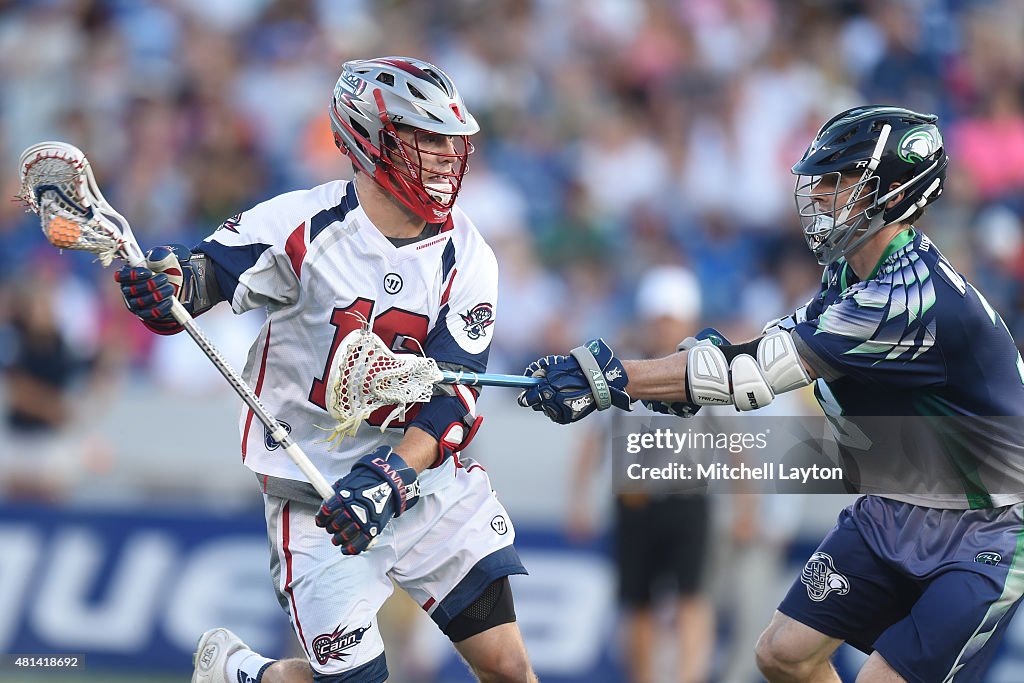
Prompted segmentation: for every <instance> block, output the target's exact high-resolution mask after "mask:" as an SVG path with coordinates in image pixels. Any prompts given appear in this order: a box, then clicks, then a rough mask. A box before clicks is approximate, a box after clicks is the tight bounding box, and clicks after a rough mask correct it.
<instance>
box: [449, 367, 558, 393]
mask: <svg viewBox="0 0 1024 683" xmlns="http://www.w3.org/2000/svg"><path fill="white" fill-rule="evenodd" d="M441 375H442V378H441V383H442V384H465V385H466V386H471V387H473V386H487V387H513V388H517V389H529V388H530V387H533V386H537V385H538V384H540V380H539V379H538V378H536V377H524V376H523V375H498V374H494V373H488V372H450V371H448V370H444V371H442V372H441Z"/></svg>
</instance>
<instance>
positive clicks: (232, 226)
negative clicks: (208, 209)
mask: <svg viewBox="0 0 1024 683" xmlns="http://www.w3.org/2000/svg"><path fill="white" fill-rule="evenodd" d="M241 222H242V214H240V213H236V214H235V215H234V216H232V217H231V218H229V219H227V220H226V221H224V222H223V223H221V224H220V225H219V226H217V230H220V229H221V228H223V229H225V230H228V231H230V232H233V233H235V234H236V235H237V234H238V225H239V224H240V223H241Z"/></svg>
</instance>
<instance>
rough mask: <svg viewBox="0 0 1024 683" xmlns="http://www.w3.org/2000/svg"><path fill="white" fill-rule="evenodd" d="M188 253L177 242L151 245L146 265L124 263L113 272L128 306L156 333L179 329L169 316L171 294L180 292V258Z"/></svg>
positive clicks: (166, 332)
mask: <svg viewBox="0 0 1024 683" xmlns="http://www.w3.org/2000/svg"><path fill="white" fill-rule="evenodd" d="M191 255H192V254H191V252H190V251H189V250H188V249H187V248H186V247H184V246H182V245H180V244H174V245H169V246H163V247H153V248H152V249H150V250H149V251H148V252H146V267H143V266H135V267H133V266H125V267H124V268H122V269H121V270H119V271H117V272H116V273H114V279H115V280H116V281H117V283H118V284H120V285H121V296H123V297H124V303H125V305H126V306H128V310H129V311H131V312H132V313H134V314H135V315H137V316H138V317H139V319H141V320H142V322H143V323H145V325H146V327H148V328H149V329H151V330H153V331H154V332H157V333H158V334H174V333H176V332H180V331H181V330H182V327H181V325H179V324H178V322H177V321H176V320H175V319H174V318H172V317H171V297H174V296H178V295H179V294H180V293H181V287H182V283H183V282H184V279H185V278H184V275H183V273H182V269H181V261H187V260H188V258H189V257H190V256H191Z"/></svg>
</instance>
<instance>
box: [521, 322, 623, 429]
mask: <svg viewBox="0 0 1024 683" xmlns="http://www.w3.org/2000/svg"><path fill="white" fill-rule="evenodd" d="M523 374H524V375H527V376H528V377H540V378H542V379H543V381H542V382H541V383H540V384H538V385H537V386H535V387H530V388H529V389H526V390H525V391H523V392H522V393H521V394H519V405H521V406H523V407H524V408H526V407H529V408H533V409H534V410H536V411H538V412H543V413H544V414H545V415H547V416H548V417H549V418H550V419H551V420H552V421H553V422H557V423H558V424H569V423H570V422H576V421H577V420H582V419H583V418H584V417H586V416H587V415H589V414H590V413H592V412H594V411H595V410H605V409H607V408H610V407H612V406H615V407H616V408H621V409H622V410H629V409H630V407H629V404H630V402H631V401H630V398H629V394H627V393H626V391H625V389H626V384H628V383H629V379H628V378H627V377H626V371H625V369H624V368H623V367H622V362H621V361H619V359H618V358H616V357H615V354H614V353H613V352H612V350H611V348H610V347H609V346H608V345H607V344H605V342H604V340H603V339H593V340H591V341H589V342H587V343H586V344H584V345H583V346H580V347H578V348H575V349H573V350H572V351H571V352H570V353H569V355H568V356H545V357H544V358H540V359H538V360H535V361H534V362H532V363H530V365H528V366H527V367H526V371H525V372H524V373H523Z"/></svg>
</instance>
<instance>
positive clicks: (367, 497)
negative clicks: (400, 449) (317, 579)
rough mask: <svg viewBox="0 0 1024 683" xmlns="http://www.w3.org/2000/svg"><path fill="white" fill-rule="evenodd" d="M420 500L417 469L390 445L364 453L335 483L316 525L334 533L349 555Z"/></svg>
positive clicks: (338, 544)
mask: <svg viewBox="0 0 1024 683" xmlns="http://www.w3.org/2000/svg"><path fill="white" fill-rule="evenodd" d="M419 499H420V483H419V480H418V479H417V478H416V470H414V469H413V468H411V467H409V465H408V464H406V462H405V460H403V459H402V457H401V456H400V455H398V453H395V452H394V451H393V450H391V447H390V446H381V447H380V448H378V449H376V450H374V451H372V452H371V453H369V454H367V455H364V456H363V457H362V458H360V459H359V461H358V462H356V464H355V465H353V466H352V471H351V472H349V473H348V474H346V475H345V476H344V477H342V478H341V479H339V480H338V481H336V482H334V495H333V496H331V497H330V498H328V499H327V500H325V501H324V504H323V505H321V506H320V511H319V512H318V513H317V514H316V525H317V526H318V527H320V528H321V529H326V530H327V533H329V534H331V543H333V544H334V545H337V546H341V552H342V553H344V554H345V555H358V554H359V553H361V552H363V551H364V550H366V549H367V548H369V547H370V546H371V545H373V543H374V542H375V541H376V540H377V539H378V538H380V533H381V532H382V531H383V530H384V527H385V526H387V524H388V522H390V521H391V518H392V517H398V516H400V515H401V514H402V513H403V512H405V511H406V510H408V509H409V508H411V507H412V506H413V505H415V504H416V503H417V501H419Z"/></svg>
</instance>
